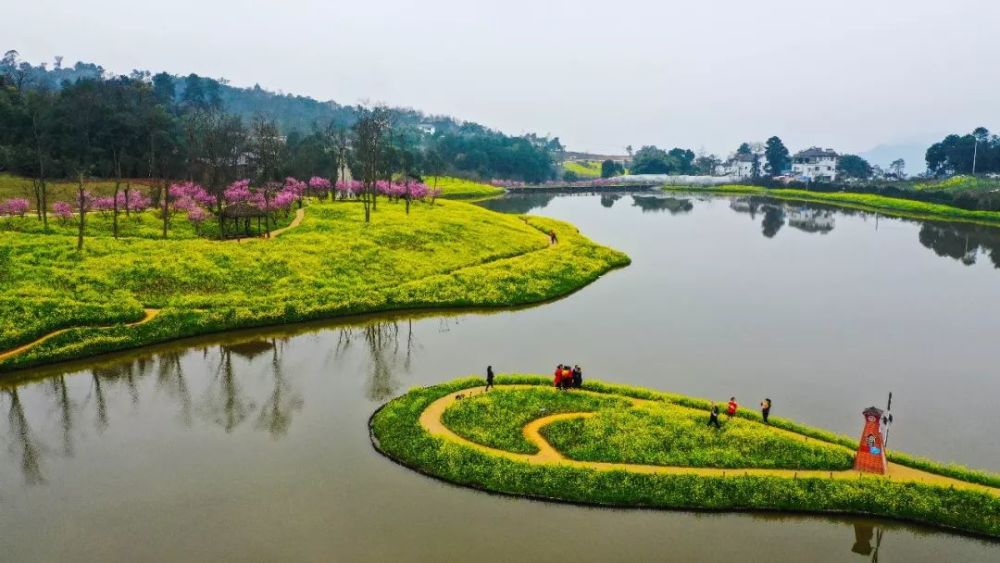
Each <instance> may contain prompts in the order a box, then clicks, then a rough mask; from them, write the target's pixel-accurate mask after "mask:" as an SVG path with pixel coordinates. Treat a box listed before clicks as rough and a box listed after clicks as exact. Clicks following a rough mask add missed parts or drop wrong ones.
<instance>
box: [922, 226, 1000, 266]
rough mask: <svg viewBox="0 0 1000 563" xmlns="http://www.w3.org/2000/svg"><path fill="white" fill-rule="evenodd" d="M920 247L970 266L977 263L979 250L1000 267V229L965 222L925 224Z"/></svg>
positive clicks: (994, 264)
mask: <svg viewBox="0 0 1000 563" xmlns="http://www.w3.org/2000/svg"><path fill="white" fill-rule="evenodd" d="M919 239H920V244H922V245H924V246H925V247H927V248H930V249H931V250H933V251H934V253H935V254H937V255H938V256H947V257H949V258H954V259H955V260H959V261H961V262H962V263H963V264H965V265H967V266H971V265H973V264H975V263H976V259H977V257H978V255H979V252H980V250H982V252H983V253H984V254H987V255H989V257H990V261H991V262H992V263H993V267H995V268H1000V229H996V228H992V227H984V226H980V225H968V224H962V223H924V224H923V225H922V226H921V227H920V235H919Z"/></svg>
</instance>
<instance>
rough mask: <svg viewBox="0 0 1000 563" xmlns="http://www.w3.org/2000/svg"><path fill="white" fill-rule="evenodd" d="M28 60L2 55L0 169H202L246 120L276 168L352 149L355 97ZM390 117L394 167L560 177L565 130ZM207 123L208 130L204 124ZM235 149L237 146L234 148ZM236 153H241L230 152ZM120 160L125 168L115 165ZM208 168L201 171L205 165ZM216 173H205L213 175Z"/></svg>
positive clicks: (107, 172) (329, 161) (99, 173)
mask: <svg viewBox="0 0 1000 563" xmlns="http://www.w3.org/2000/svg"><path fill="white" fill-rule="evenodd" d="M56 66H57V68H51V69H50V68H48V67H46V66H45V65H38V66H33V65H31V64H29V63H26V62H23V61H20V60H19V59H18V54H17V52H16V51H8V52H7V53H6V54H5V55H4V57H3V58H2V59H0V80H2V83H0V171H7V172H12V173H15V174H21V175H25V176H29V177H33V178H37V177H44V178H76V177H77V176H78V175H79V173H81V172H84V173H85V174H86V175H89V176H95V177H101V178H115V177H117V176H118V175H119V172H120V175H121V176H123V177H132V178H135V177H148V178H153V177H160V178H172V179H181V178H187V179H196V178H195V177H196V175H197V173H198V172H199V170H197V169H198V168H204V166H205V163H206V162H207V161H208V160H212V159H218V158H220V155H218V154H214V153H212V151H213V150H214V149H216V148H217V147H215V145H216V144H217V141H219V140H220V139H217V138H213V135H208V134H207V133H205V131H200V129H205V128H206V127H208V128H214V129H215V133H216V134H217V135H216V136H218V135H221V136H222V137H225V136H226V135H227V132H226V130H228V133H229V134H231V133H233V132H234V131H235V129H238V128H239V127H240V126H242V127H243V128H250V127H251V125H252V124H253V123H255V122H258V121H266V122H269V123H270V125H271V129H273V130H274V131H276V134H275V135H274V138H275V139H280V142H281V145H282V147H281V151H282V153H283V156H284V158H283V159H282V161H281V166H280V168H281V170H274V173H275V174H277V175H279V176H280V175H296V176H299V177H308V175H310V174H321V175H330V174H329V173H328V171H330V170H332V169H333V168H334V166H335V164H336V163H337V161H338V160H339V159H346V165H347V168H348V169H350V170H351V171H353V166H352V165H353V164H354V163H353V161H352V160H351V158H350V156H351V155H350V154H348V153H345V152H344V151H343V150H342V148H343V147H342V145H341V144H338V142H337V141H338V139H341V138H342V137H343V136H344V135H345V133H346V132H349V131H350V130H351V129H352V127H354V125H355V124H356V123H357V122H358V120H359V119H360V118H361V117H362V116H363V115H364V109H365V108H363V107H360V106H354V107H351V106H341V105H338V104H335V103H333V102H318V101H316V100H313V99H311V98H306V97H301V96H290V95H282V94H275V93H272V92H268V91H266V90H263V89H261V88H260V87H259V86H255V87H254V88H235V87H233V86H230V85H229V84H227V83H226V82H225V81H224V80H222V81H220V80H215V79H211V78H206V77H200V76H198V75H195V74H191V75H188V76H186V77H179V76H174V75H170V74H167V73H159V74H155V75H151V74H150V73H149V72H147V71H133V72H132V73H130V74H128V75H123V76H110V75H108V74H107V73H106V72H105V71H104V69H103V68H101V67H99V66H97V65H92V64H87V63H77V65H75V66H74V67H72V68H64V67H62V66H61V59H57V65H56ZM386 110H387V116H388V119H389V121H390V124H391V129H392V131H391V133H390V134H389V135H388V136H387V143H385V150H386V151H387V153H389V154H388V155H387V156H388V157H391V161H392V162H391V164H387V166H391V167H393V168H395V170H396V171H397V172H402V171H403V170H404V169H405V170H406V171H407V172H409V173H412V174H415V175H419V174H444V173H450V172H456V173H460V174H462V175H466V176H479V177H481V178H485V179H489V178H504V179H514V180H525V181H529V182H538V181H544V180H547V179H549V178H551V177H553V176H554V165H553V163H554V159H553V154H554V153H555V152H559V151H562V145H561V143H560V142H559V140H558V139H557V138H556V139H549V138H546V137H538V136H535V135H524V136H508V135H505V134H503V133H500V132H498V131H495V130H491V129H489V128H486V127H483V126H481V125H478V124H475V123H462V122H458V121H456V120H454V119H451V118H447V117H440V116H426V115H424V114H422V113H420V112H417V111H415V110H411V109H400V108H386ZM201 133H205V134H201ZM231 148H235V147H231ZM230 156H231V157H234V158H236V155H230ZM119 169H120V170H119ZM201 172H203V170H202V171H201ZM209 183H210V182H209Z"/></svg>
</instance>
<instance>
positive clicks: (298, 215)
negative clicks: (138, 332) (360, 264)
mask: <svg viewBox="0 0 1000 563" xmlns="http://www.w3.org/2000/svg"><path fill="white" fill-rule="evenodd" d="M305 215H306V210H305V208H300V209H297V210H296V211H295V218H294V219H292V222H291V223H289V224H288V226H287V227H283V228H281V229H276V230H273V231H271V237H270V238H274V237H277V236H280V235H282V234H284V233H285V232H287V231H288V230H289V229H294V228H295V227H298V226H299V225H301V224H302V219H303V218H304V217H305ZM250 240H258V237H251V238H244V239H230V240H229V241H227V242H235V243H238V244H239V243H245V242H247V241H250ZM159 314H160V310H159V309H145V316H143V318H142V319H140V320H138V321H136V322H134V323H126V324H124V325H123V326H139V325H141V324H145V323H148V322H149V321H151V320H153V319H154V318H156V316H157V315H159ZM112 326H117V325H100V326H93V327H88V326H74V327H68V328H61V329H59V330H56V331H52V332H50V333H48V334H46V335H45V336H42V337H41V338H38V339H36V340H32V341H31V342H28V343H27V344H24V345H21V346H18V347H17V348H13V349H11V350H7V351H6V352H0V362H3V361H5V360H8V359H10V358H13V357H14V356H18V355H21V354H23V353H25V352H27V351H28V350H31V349H32V348H34V347H35V346H38V345H39V344H42V343H43V342H46V341H48V340H51V339H53V338H55V337H57V336H59V335H60V334H63V333H64V332H66V331H69V330H73V329H75V328H110V327H112Z"/></svg>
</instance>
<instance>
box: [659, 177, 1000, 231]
mask: <svg viewBox="0 0 1000 563" xmlns="http://www.w3.org/2000/svg"><path fill="white" fill-rule="evenodd" d="M663 189H664V190H665V191H675V192H695V193H705V192H707V193H719V194H735V195H760V196H767V197H773V198H777V199H784V200H790V201H805V202H816V203H826V204H830V205H836V206H840V207H847V208H851V209H860V210H863V211H878V212H881V213H885V214H888V215H896V216H899V217H908V218H912V219H931V220H934V219H937V220H947V221H960V222H964V223H978V224H983V225H993V226H997V225H1000V212H995V211H971V210H968V209H961V208H959V207H952V206H950V205H941V204H937V203H927V202H923V201H916V200H911V199H905V198H898V197H887V196H881V195H875V194H859V193H851V192H813V191H808V190H796V189H780V188H779V189H769V188H762V187H759V186H743V185H724V186H713V187H707V188H695V187H692V186H664V188H663Z"/></svg>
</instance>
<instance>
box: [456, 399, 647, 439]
mask: <svg viewBox="0 0 1000 563" xmlns="http://www.w3.org/2000/svg"><path fill="white" fill-rule="evenodd" d="M628 404H629V403H628V401H626V400H624V399H619V398H617V397H611V396H608V397H601V396H599V395H592V394H589V393H574V392H565V391H560V390H558V389H555V388H554V387H537V388H534V389H510V390H498V391H496V392H490V393H484V394H482V395H476V396H474V397H470V398H468V399H466V400H464V401H459V402H458V403H456V404H455V405H453V406H452V407H450V408H449V409H448V410H446V411H445V412H444V418H443V420H444V424H445V426H447V427H448V428H450V429H451V430H452V431H453V432H455V433H456V434H458V435H459V436H462V437H464V438H467V439H469V440H472V441H473V442H477V443H480V444H483V445H484V446H490V447H493V448H499V449H501V450H507V451H511V452H515V453H523V454H534V453H538V448H537V447H535V445H534V444H532V443H531V442H529V441H528V440H526V439H525V438H524V434H523V433H522V432H521V430H522V429H523V428H524V425H525V424H527V423H529V422H531V421H532V420H534V419H536V418H541V417H543V416H550V415H553V414H558V413H566V412H595V411H598V410H601V409H607V408H613V407H617V408H627V407H628Z"/></svg>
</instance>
